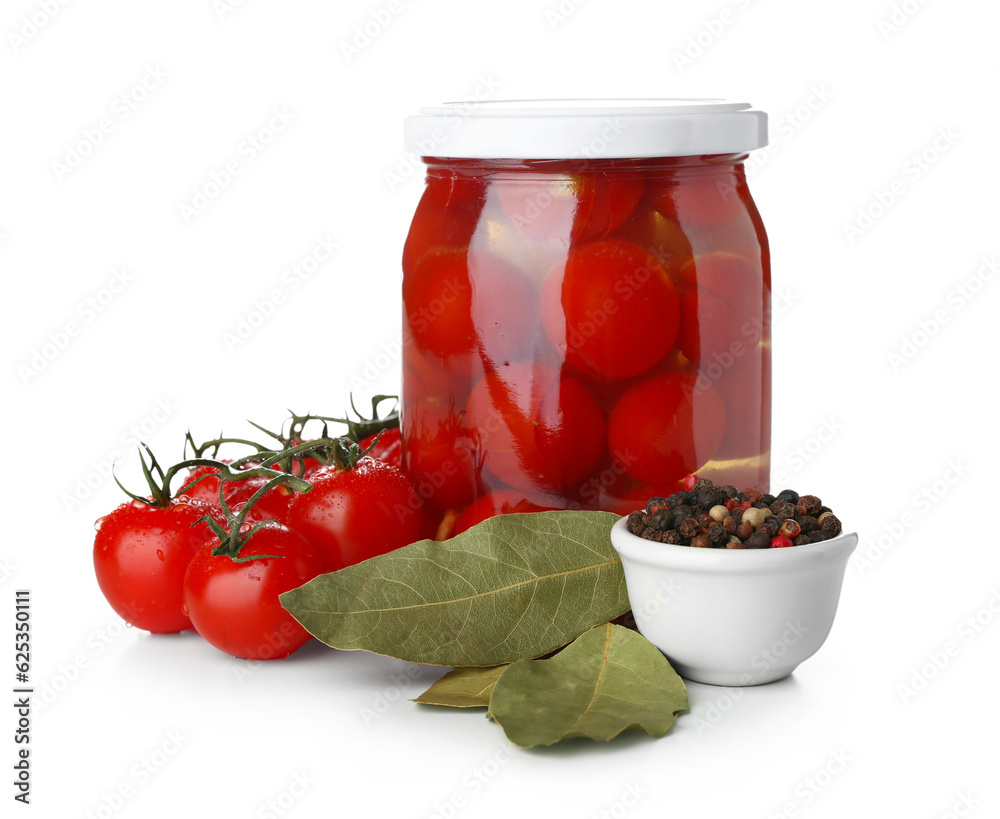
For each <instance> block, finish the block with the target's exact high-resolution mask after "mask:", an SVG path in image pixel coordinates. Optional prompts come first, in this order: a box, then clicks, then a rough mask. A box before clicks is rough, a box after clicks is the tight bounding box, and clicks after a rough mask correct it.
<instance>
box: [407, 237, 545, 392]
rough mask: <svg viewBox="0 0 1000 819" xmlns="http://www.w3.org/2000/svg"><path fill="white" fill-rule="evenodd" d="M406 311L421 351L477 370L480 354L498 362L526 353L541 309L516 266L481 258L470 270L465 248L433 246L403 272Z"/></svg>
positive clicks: (455, 367)
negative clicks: (406, 271) (405, 272)
mask: <svg viewBox="0 0 1000 819" xmlns="http://www.w3.org/2000/svg"><path fill="white" fill-rule="evenodd" d="M403 312H404V318H405V322H406V329H407V334H408V337H409V338H411V339H412V340H413V343H414V344H415V345H416V347H417V349H418V350H420V351H421V352H422V353H424V354H425V355H428V356H430V357H433V358H435V359H438V360H439V361H440V362H441V363H443V364H444V365H445V366H446V367H447V368H448V369H449V370H450V371H453V372H456V373H469V374H471V372H472V367H473V363H474V361H475V360H476V357H477V355H482V357H483V359H484V360H486V361H492V362H494V363H495V365H500V364H503V363H505V362H508V361H517V360H520V359H522V358H525V357H526V356H527V355H528V354H529V353H530V352H531V347H532V341H533V338H534V328H535V326H536V324H537V315H538V308H537V305H536V298H535V289H534V288H533V287H532V286H531V283H530V282H529V281H528V280H527V279H526V278H525V276H524V275H523V274H522V273H521V272H520V271H519V270H517V269H516V268H513V267H511V266H509V265H507V264H506V263H504V262H501V261H499V260H488V259H479V260H477V263H476V265H475V266H474V267H473V268H472V269H471V270H470V267H469V264H468V254H467V252H466V251H465V250H459V249H456V248H433V249H431V250H430V251H428V252H427V253H425V254H424V255H423V256H421V257H420V258H419V259H418V260H417V261H416V263H415V264H414V266H413V270H412V271H410V272H408V273H407V274H406V275H405V276H404V277H403ZM439 366H440V364H439Z"/></svg>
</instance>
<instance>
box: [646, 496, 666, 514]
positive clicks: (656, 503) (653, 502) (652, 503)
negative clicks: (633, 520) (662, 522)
mask: <svg viewBox="0 0 1000 819" xmlns="http://www.w3.org/2000/svg"><path fill="white" fill-rule="evenodd" d="M666 505H667V499H666V498H661V497H659V496H654V497H652V498H650V499H649V500H648V501H646V514H647V515H652V514H653V512H655V511H656V510H657V509H659V508H660V507H662V506H666Z"/></svg>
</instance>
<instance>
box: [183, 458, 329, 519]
mask: <svg viewBox="0 0 1000 819" xmlns="http://www.w3.org/2000/svg"><path fill="white" fill-rule="evenodd" d="M310 460H312V459H310ZM314 463H318V462H314ZM307 464H308V461H307ZM295 471H296V473H297V472H298V470H295ZM309 474H310V473H309V471H308V470H307V473H306V476H307V477H308V475H309ZM218 475H219V470H218V469H217V468H216V467H214V466H197V467H195V468H194V469H192V470H190V471H189V472H188V475H187V478H186V479H185V481H184V485H185V486H188V485H190V484H191V482H192V481H194V480H195V479H197V478H201V480H199V481H198V483H196V484H195V485H194V486H192V487H191V488H190V489H187V490H183V491H182V493H181V496H182V497H183V496H187V497H192V498H198V499H200V500H203V501H205V502H207V503H210V504H212V506H214V507H215V508H216V509H218V508H219V477H218ZM269 480H270V479H269V478H266V477H250V478H244V479H243V480H241V481H230V482H227V484H226V495H225V497H226V505H227V506H228V507H229V508H230V509H235V508H236V507H237V506H239V505H240V504H244V503H246V502H247V501H248V500H250V498H252V497H253V496H254V495H255V494H256V493H257V491H258V490H259V489H261V488H263V487H264V486H265V485H266V484H267V482H268V481H269ZM291 497H292V491H291V490H290V489H288V487H286V486H275V487H274V488H273V489H271V490H270V491H268V492H267V493H266V494H265V495H264V497H262V498H261V499H260V500H259V501H257V503H255V504H254V507H253V509H252V510H251V515H252V516H253V517H254V518H255V519H256V520H280V521H284V519H285V514H286V513H287V512H288V502H289V500H291Z"/></svg>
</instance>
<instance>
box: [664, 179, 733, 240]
mask: <svg viewBox="0 0 1000 819" xmlns="http://www.w3.org/2000/svg"><path fill="white" fill-rule="evenodd" d="M741 189H746V184H745V181H744V180H743V179H742V178H737V177H736V176H735V175H733V174H730V173H720V172H709V173H701V174H691V175H685V176H679V177H673V178H670V179H669V180H667V179H664V178H659V179H657V178H656V176H655V175H653V176H651V177H650V180H649V181H648V183H647V191H648V193H647V197H648V199H649V201H650V202H651V203H652V204H653V205H654V207H656V209H657V210H659V211H660V212H661V213H662V214H663V215H664V216H666V217H667V218H668V219H672V220H673V221H675V222H677V223H678V224H679V225H680V226H681V227H682V228H684V230H685V231H688V230H692V229H693V230H698V229H705V228H713V227H718V226H719V225H722V224H725V223H726V222H729V221H731V220H732V219H735V218H736V217H737V216H739V215H740V214H741V213H744V212H745V211H746V204H745V203H744V194H743V193H742V190H741Z"/></svg>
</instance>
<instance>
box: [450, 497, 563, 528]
mask: <svg viewBox="0 0 1000 819" xmlns="http://www.w3.org/2000/svg"><path fill="white" fill-rule="evenodd" d="M550 509H552V507H551V506H539V505H538V504H536V503H532V502H531V501H530V500H528V499H527V498H525V497H524V494H523V493H521V492H517V491H516V490H513V489H497V490H495V491H493V492H490V493H489V494H488V495H483V496H481V497H480V498H479V499H477V500H476V502H475V503H473V504H471V505H470V506H467V507H465V509H463V510H462V513H461V514H460V515H459V516H458V519H457V520H456V521H455V530H454V534H456V535H460V534H461V533H462V532H464V531H465V530H466V529H471V528H472V527H473V526H475V525H476V524H477V523H482V522H483V521H484V520H486V519H487V518H492V517H495V516H496V515H512V514H516V513H519V512H547V511H549V510H550Z"/></svg>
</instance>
